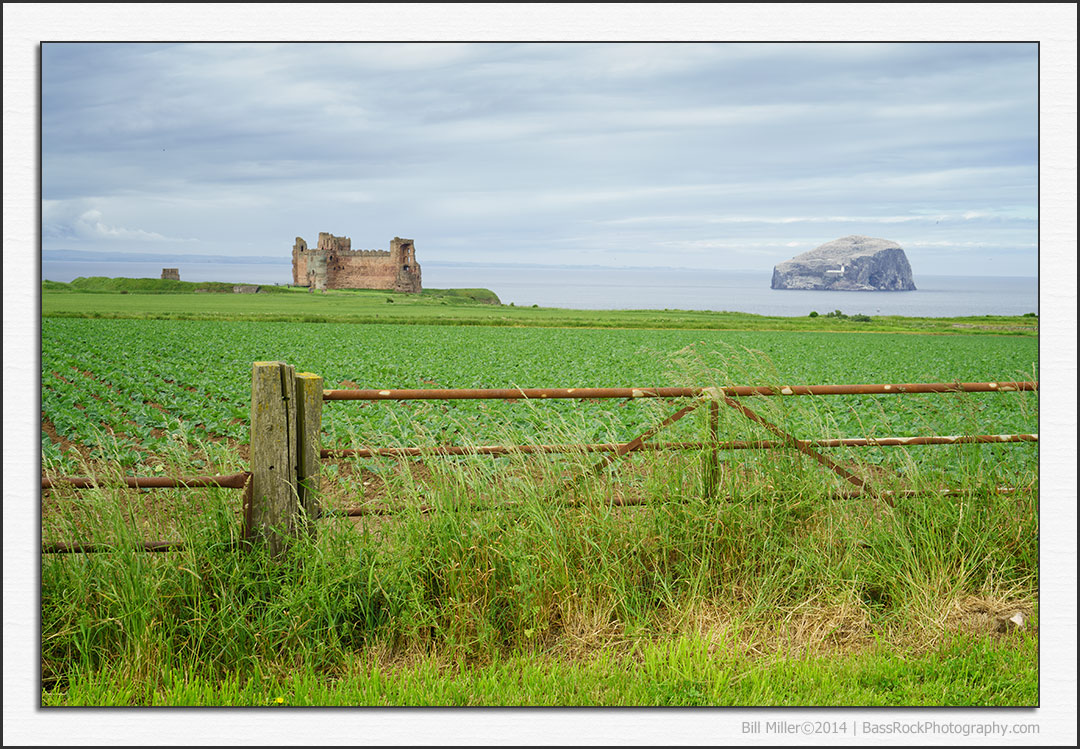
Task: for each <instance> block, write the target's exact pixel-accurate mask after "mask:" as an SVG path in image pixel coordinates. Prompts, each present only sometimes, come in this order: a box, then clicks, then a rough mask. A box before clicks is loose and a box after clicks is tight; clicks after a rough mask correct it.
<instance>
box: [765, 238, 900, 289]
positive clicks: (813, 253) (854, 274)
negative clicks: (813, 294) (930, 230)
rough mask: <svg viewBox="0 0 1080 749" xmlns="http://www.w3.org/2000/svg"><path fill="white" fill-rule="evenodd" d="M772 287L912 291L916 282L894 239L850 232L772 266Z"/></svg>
mask: <svg viewBox="0 0 1080 749" xmlns="http://www.w3.org/2000/svg"><path fill="white" fill-rule="evenodd" d="M772 288H774V289H813V290H827V291H915V281H914V280H913V279H912V277H911V264H910V263H909V262H908V259H907V255H905V254H904V250H903V249H902V248H901V247H900V245H898V244H897V243H896V242H890V241H889V240H887V239H875V238H874V237H863V236H859V235H852V236H849V237H841V238H840V239H834V240H833V241H831V242H826V243H825V244H823V245H821V246H820V247H816V248H814V249H813V250H810V251H808V252H804V253H803V254H801V255H796V256H795V257H793V258H791V260H787V261H785V262H783V263H780V264H779V265H777V266H775V267H774V268H773V276H772Z"/></svg>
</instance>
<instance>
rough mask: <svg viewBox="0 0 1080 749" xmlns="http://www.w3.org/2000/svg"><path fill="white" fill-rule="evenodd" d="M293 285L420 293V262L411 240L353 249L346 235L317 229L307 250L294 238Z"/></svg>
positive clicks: (305, 246)
mask: <svg viewBox="0 0 1080 749" xmlns="http://www.w3.org/2000/svg"><path fill="white" fill-rule="evenodd" d="M292 263H293V284H294V285H296V286H307V287H308V291H325V290H326V289H386V290H388V291H389V290H392V291H402V292H406V293H410V294H419V293H420V289H421V286H420V265H419V263H417V262H416V247H415V246H414V245H413V241H412V240H411V239H402V238H401V237H394V239H393V240H392V241H391V242H390V249H389V250H354V249H352V240H351V239H349V238H348V237H335V236H334V235H333V234H330V233H329V232H325V231H324V232H319V243H318V245H317V246H316V247H315V248H314V249H308V246H307V242H305V241H304V240H303V239H302V238H301V237H297V238H296V244H295V245H293V250H292Z"/></svg>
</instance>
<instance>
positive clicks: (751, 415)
mask: <svg viewBox="0 0 1080 749" xmlns="http://www.w3.org/2000/svg"><path fill="white" fill-rule="evenodd" d="M720 397H721V398H722V399H723V400H724V403H726V404H727V405H729V406H731V407H732V408H734V409H735V410H736V411H739V412H740V413H741V414H742V415H743V416H745V417H746V418H748V419H750V420H751V421H753V422H754V423H755V424H760V425H761V426H763V427H765V428H766V429H768V430H769V431H770V432H772V433H773V434H775V435H776V436H778V437H781V438H782V439H783V440H784V441H785V442H787V443H788V444H790V445H791V446H792V447H794V448H795V449H796V450H798V451H799V452H801V453H803V454H804V455H808V456H809V457H811V458H813V459H814V460H816V461H817V462H818V463H820V464H821V465H823V466H825V467H826V468H828V469H829V470H830V471H832V472H833V473H835V474H836V475H837V476H840V478H842V479H844V480H845V481H848V482H850V483H852V484H854V485H855V486H857V487H859V489H863V490H866V489H867V486H866V482H865V481H864V480H862V479H861V478H859V477H858V476H856V475H855V474H853V473H852V472H851V471H849V470H847V469H846V468H844V467H843V466H841V465H839V464H838V463H836V461H834V460H831V459H830V458H827V457H826V456H824V455H822V454H821V453H819V452H818V451H817V450H815V449H814V448H812V447H810V445H809V443H807V442H806V441H805V440H800V439H797V438H796V437H795V435H793V434H789V433H788V432H785V431H784V430H783V429H781V428H780V427H778V426H776V424H773V423H772V422H771V421H769V420H768V419H764V418H762V417H761V416H759V415H758V414H756V413H755V412H754V411H752V410H751V409H749V408H747V407H746V406H744V405H743V404H741V403H739V402H737V401H735V400H734V399H733V398H731V397H730V396H727V395H724V394H723V393H721V394H720ZM886 501H887V502H889V504H890V505H891V504H892V501H891V500H889V499H888V498H886Z"/></svg>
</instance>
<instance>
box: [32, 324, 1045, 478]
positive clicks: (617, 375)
mask: <svg viewBox="0 0 1080 749" xmlns="http://www.w3.org/2000/svg"><path fill="white" fill-rule="evenodd" d="M1036 358H1037V341H1035V340H1033V339H1030V338H1011V337H974V336H972V337H965V336H916V335H884V334H837V333H792V332H788V333H768V332H704V331H664V330H582V329H540V328H488V327H447V326H422V325H403V326H398V325H377V326H367V325H336V324H290V323H253V322H208V321H154V320H94V319H75V318H72V319H60V318H45V319H43V320H42V355H41V377H42V389H41V397H42V404H41V405H42V419H43V430H42V456H43V462H44V463H45V465H46V466H47V467H48V466H51V467H54V468H56V469H57V470H73V469H74V467H75V466H76V465H77V458H78V457H79V456H80V455H81V456H82V457H83V458H86V457H89V458H91V459H94V458H105V459H111V460H114V461H117V462H119V463H120V464H121V465H123V466H124V467H125V469H126V470H128V471H129V472H138V470H142V469H145V467H146V466H148V465H152V464H159V463H160V460H161V456H162V454H164V453H167V452H169V451H171V450H172V451H175V450H176V449H177V448H181V449H186V450H189V451H190V452H192V453H195V452H200V454H201V453H204V452H205V446H206V445H207V444H208V443H214V444H220V445H226V446H228V447H229V449H232V450H234V451H236V450H239V446H240V445H243V444H244V443H246V441H247V420H248V409H249V403H250V380H251V364H252V362H255V361H270V360H281V361H286V362H289V363H290V364H293V365H295V366H296V368H297V371H309V372H315V373H317V374H320V375H322V376H323V377H324V379H325V383H326V387H328V388H332V387H360V388H425V387H443V388H489V387H499V388H502V387H515V386H518V387H640V386H662V385H701V386H712V385H733V384H832V383H860V382H867V383H870V382H942V381H984V380H998V381H1003V380H1009V379H1033V378H1037V372H1036V371H1035V366H1036V365H1035V362H1036ZM762 400H766V399H762ZM767 400H769V401H773V402H775V405H774V404H769V405H768V407H767V408H768V409H771V411H770V415H771V417H772V418H774V419H777V420H778V421H779V422H780V423H781V424H783V425H784V426H785V428H787V429H789V430H790V431H793V432H795V433H796V434H798V435H799V436H804V437H815V436H864V435H877V436H887V435H897V436H910V435H918V434H932V433H937V434H958V433H1012V432H1034V431H1037V399H1035V398H1033V397H1024V396H1022V395H1019V394H1012V395H993V394H991V395H987V396H964V397H960V398H953V397H951V396H945V397H942V396H851V397H842V398H841V397H835V398H827V399H826V398H821V399H814V401H815V402H814V403H806V401H808V400H810V399H805V398H798V399H767ZM781 401H782V403H781ZM794 401H802V403H798V404H796V403H794ZM762 407H765V406H762ZM755 408H759V406H758V405H755ZM672 410H674V408H673V407H672V406H671V405H670V404H664V403H656V402H649V403H643V402H632V403H626V402H621V401H603V402H596V403H581V402H578V401H550V402H543V403H523V402H520V401H519V402H513V403H500V402H486V401H457V402H412V403H405V404H387V403H367V404H362V403H355V402H354V403H328V404H327V406H326V408H325V411H324V414H325V415H324V442H325V443H326V444H328V445H337V446H359V445H393V444H402V445H417V444H421V445H423V444H428V445H430V444H447V443H449V444H470V443H471V444H480V443H483V444H487V443H492V442H503V443H506V442H530V441H534V442H552V441H612V440H626V439H630V438H632V437H633V436H635V435H636V434H638V433H640V432H641V431H643V430H644V429H646V428H648V426H650V425H651V424H654V423H655V422H656V421H657V420H658V419H659V418H662V416H663V415H664V414H665V413H669V412H670V411H672ZM703 418H704V417H703V416H702V418H692V419H686V420H684V421H682V422H679V424H677V425H676V426H675V427H673V429H672V431H671V433H670V434H668V435H667V436H669V437H670V438H672V439H686V438H692V437H693V436H695V434H699V432H700V430H701V428H702V423H703ZM46 424H48V425H51V427H52V430H53V431H54V434H50V433H48V432H47V429H46ZM724 436H725V438H730V439H751V438H755V437H761V436H763V435H762V433H761V432H760V431H759V430H756V428H754V427H752V426H751V425H749V424H748V423H746V422H745V421H741V420H739V419H736V418H730V419H729V418H727V417H725V422H724Z"/></svg>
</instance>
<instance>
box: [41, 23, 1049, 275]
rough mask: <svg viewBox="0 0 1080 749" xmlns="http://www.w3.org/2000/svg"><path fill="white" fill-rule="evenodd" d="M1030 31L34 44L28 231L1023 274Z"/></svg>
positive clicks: (90, 244)
mask: <svg viewBox="0 0 1080 749" xmlns="http://www.w3.org/2000/svg"><path fill="white" fill-rule="evenodd" d="M1038 54H1039V50H1038V45H1037V44H1035V43H1032V42H1026V43H1025V42H1015V43H1008V42H1001V43H966V42H959V43H813V42H811V43H752V42H751V43H747V42H743V43H738V42H736V43H695V42H681V43H609V42H599V43H587V42H586V43H484V42H481V43H384V44H376V43H345V44H322V43H258V42H256V43H245V44H238V43H229V42H209V43H168V44H159V43H100V42H75V43H54V42H48V43H45V44H43V45H42V47H41V137H42V140H41V153H42V162H41V163H42V171H41V176H42V187H41V191H42V208H41V221H42V226H41V239H42V247H43V249H44V250H46V251H49V250H58V249H66V250H83V251H95V252H122V253H144V254H153V255H161V254H163V253H164V254H170V255H175V256H176V257H177V258H178V259H179V258H183V257H185V256H188V255H215V256H236V257H241V256H262V257H266V256H277V257H280V258H281V259H283V260H286V259H287V258H288V257H289V253H290V251H291V248H292V246H293V242H294V240H295V238H296V237H298V236H299V237H303V238H304V239H305V240H307V242H308V243H309V244H311V245H313V244H314V243H315V240H316V239H317V236H318V233H319V232H323V231H328V232H331V233H333V234H337V235H341V236H348V237H350V238H351V239H352V247H353V248H354V249H388V248H389V242H390V239H391V238H393V237H395V236H401V237H407V238H411V239H414V240H415V242H416V247H417V257H418V260H419V261H420V263H421V265H423V264H424V263H425V262H438V263H511V264H519V263H520V264H525V263H540V264H551V265H599V266H610V267H620V266H623V267H649V266H671V267H681V268H703V269H735V270H763V269H764V270H771V268H772V266H773V265H775V264H776V263H778V262H782V261H784V260H787V259H788V258H790V257H793V256H794V255H797V254H799V253H801V252H805V251H807V250H810V249H813V248H814V247H817V246H818V245H820V244H823V243H825V242H828V241H831V240H833V239H836V238H839V237H843V236H847V235H850V234H862V235H868V236H871V237H880V238H884V239H889V240H892V241H895V242H898V243H899V244H900V245H901V246H902V247H903V248H904V249H905V251H906V253H907V255H908V258H909V260H910V261H911V264H912V267H913V270H914V271H915V273H916V274H923V275H1005V276H1010V275H1011V276H1036V275H1037V274H1038V239H1039V235H1038V217H1039V213H1038V209H1039V205H1038V176H1039V175H1038V166H1039V164H1038V103H1039V100H1038V93H1039V87H1038V82H1039V67H1038V63H1039V59H1038Z"/></svg>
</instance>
